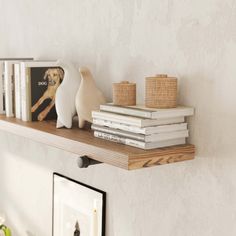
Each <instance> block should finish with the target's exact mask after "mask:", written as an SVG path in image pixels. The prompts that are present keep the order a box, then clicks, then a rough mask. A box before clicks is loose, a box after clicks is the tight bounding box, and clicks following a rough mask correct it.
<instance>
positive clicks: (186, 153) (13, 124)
mask: <svg viewBox="0 0 236 236" xmlns="http://www.w3.org/2000/svg"><path fill="white" fill-rule="evenodd" d="M0 130H3V131H7V132H10V133H13V134H16V135H19V136H22V137H25V138H29V139H31V140H34V141H37V142H40V143H43V144H46V145H48V146H53V147H56V148H59V149H62V150H65V151H68V152H71V153H75V154H77V155H79V156H82V155H87V156H89V157H90V158H92V159H94V160H97V161H100V162H103V163H107V164H110V165H113V166H116V167H120V168H123V169H127V170H132V169H140V168H144V167H150V166H156V165H162V164H168V163H173V162H178V161H185V160H191V159H194V154H195V148H194V145H191V144H186V145H179V146H174V147H168V148H159V149H153V150H148V151H146V150H142V149H138V148H134V147H130V146H126V145H122V144H117V143H113V142H109V141H106V140H102V139H98V138H95V137H94V136H93V133H92V131H91V130H88V129H87V130H86V129H84V130H83V129H79V128H77V127H74V128H72V129H64V128H63V129H56V124H55V122H54V121H44V122H24V121H21V120H19V119H15V118H7V117H5V116H3V115H0Z"/></svg>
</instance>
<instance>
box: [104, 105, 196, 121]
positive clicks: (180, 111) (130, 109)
mask: <svg viewBox="0 0 236 236" xmlns="http://www.w3.org/2000/svg"><path fill="white" fill-rule="evenodd" d="M100 110H101V111H106V112H113V113H119V114H123V115H130V116H137V117H142V118H148V119H163V118H171V117H178V116H192V115H193V114H194V109H193V108H192V107H185V106H178V107H176V108H169V109H156V108H147V107H145V106H144V105H136V106H118V105H114V104H113V103H107V104H104V105H100Z"/></svg>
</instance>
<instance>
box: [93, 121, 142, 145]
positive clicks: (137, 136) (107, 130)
mask: <svg viewBox="0 0 236 236" xmlns="http://www.w3.org/2000/svg"><path fill="white" fill-rule="evenodd" d="M91 128H92V129H93V130H95V131H100V132H104V133H108V134H114V135H119V136H121V137H124V138H130V139H135V140H139V141H145V135H143V134H136V133H133V132H127V131H123V130H119V129H113V128H110V127H104V126H100V125H99V126H98V125H94V124H93V125H92V127H91Z"/></svg>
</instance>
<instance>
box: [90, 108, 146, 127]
mask: <svg viewBox="0 0 236 236" xmlns="http://www.w3.org/2000/svg"><path fill="white" fill-rule="evenodd" d="M92 117H93V118H97V119H106V120H110V121H114V122H118V123H119V122H120V121H121V120H122V122H123V123H125V124H127V125H134V126H138V127H141V126H142V119H141V118H135V117H131V116H126V117H125V116H122V115H118V114H114V113H108V112H99V111H92Z"/></svg>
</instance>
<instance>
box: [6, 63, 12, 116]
mask: <svg viewBox="0 0 236 236" xmlns="http://www.w3.org/2000/svg"><path fill="white" fill-rule="evenodd" d="M13 77H14V76H13V64H12V62H10V61H5V62H4V83H5V86H4V87H5V108H6V116H7V117H14V81H13Z"/></svg>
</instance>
